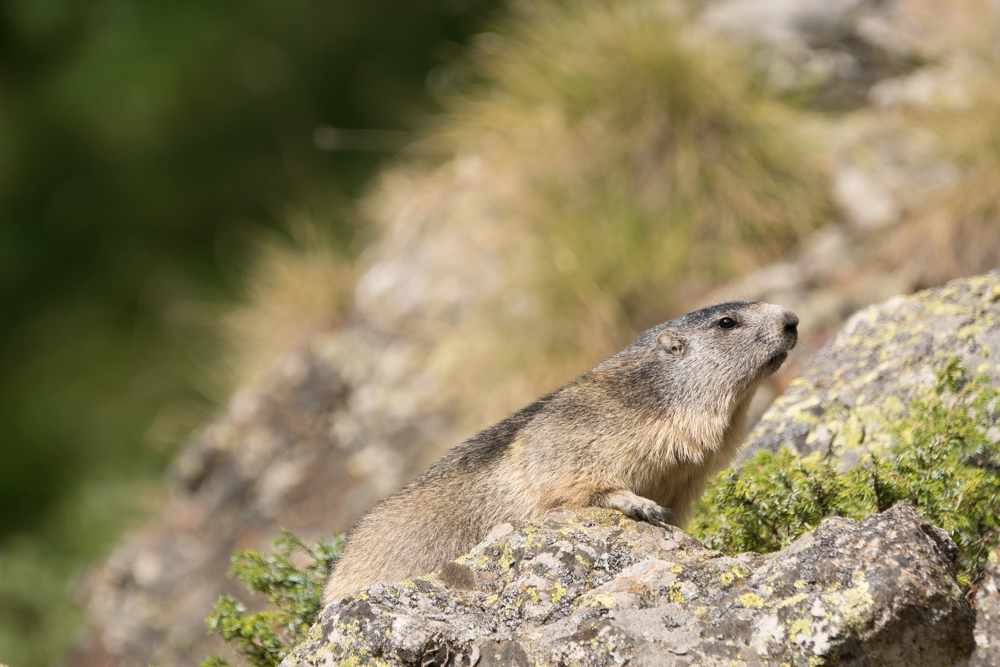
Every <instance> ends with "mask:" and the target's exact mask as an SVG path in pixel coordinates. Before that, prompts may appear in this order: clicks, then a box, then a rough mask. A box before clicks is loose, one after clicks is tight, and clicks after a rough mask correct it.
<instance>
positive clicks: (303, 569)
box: [201, 531, 343, 667]
mask: <svg viewBox="0 0 1000 667" xmlns="http://www.w3.org/2000/svg"><path fill="white" fill-rule="evenodd" d="M271 544H272V546H273V547H274V548H275V551H274V552H273V553H271V554H268V555H266V556H265V555H262V554H260V553H258V552H256V551H253V550H249V549H248V550H246V551H238V552H236V553H235V554H233V557H232V562H233V565H232V567H231V568H230V574H232V575H234V576H235V577H236V578H237V579H239V580H240V581H241V582H243V585H244V586H246V588H247V590H248V591H250V592H251V593H263V594H264V595H266V596H267V601H268V603H269V604H270V605H271V606H272V608H270V609H266V610H264V611H248V610H247V608H246V606H245V605H244V604H243V603H242V602H240V601H239V600H237V599H236V598H234V597H232V596H230V595H220V596H219V600H218V602H216V603H215V610H214V611H213V612H212V613H211V614H209V616H208V618H206V619H205V624H206V625H207V626H208V632H209V633H210V634H217V635H219V636H221V637H222V640H223V642H225V643H227V644H228V643H229V642H234V643H235V644H236V651H237V653H239V654H240V655H242V656H243V657H244V658H245V659H246V661H247V663H248V664H249V665H253V666H254V667H276V666H277V665H278V663H280V662H281V660H282V659H283V658H284V657H285V656H286V655H287V654H288V652H289V651H291V650H292V649H293V648H294V647H295V646H296V645H297V644H298V643H299V642H300V641H302V639H304V638H305V635H306V632H308V631H309V626H311V625H312V623H313V620H314V619H315V618H316V614H317V613H318V612H319V610H320V607H321V597H322V594H323V583H324V582H325V581H326V577H327V575H328V574H329V572H330V569H331V568H332V567H333V565H334V563H336V562H337V559H338V558H340V554H341V551H342V550H343V536H342V535H339V534H338V535H334V537H333V539H332V540H331V541H330V542H324V541H322V540H321V541H319V542H317V543H315V544H313V545H311V546H310V545H308V544H306V543H305V542H303V541H302V540H301V539H299V538H298V537H296V536H295V535H293V534H291V533H290V532H288V531H282V534H281V537H278V538H275V539H274V540H273V541H272V542H271ZM298 554H302V556H303V557H305V558H306V559H308V560H309V561H310V562H309V563H308V564H306V565H305V566H299V565H298V564H297V563H296V561H300V562H301V561H302V560H303V558H302V557H300V556H298ZM201 665H202V667H231V666H230V663H229V662H228V661H227V660H226V659H225V658H222V657H220V656H217V655H209V656H208V657H207V658H205V660H204V661H203V662H202V663H201Z"/></svg>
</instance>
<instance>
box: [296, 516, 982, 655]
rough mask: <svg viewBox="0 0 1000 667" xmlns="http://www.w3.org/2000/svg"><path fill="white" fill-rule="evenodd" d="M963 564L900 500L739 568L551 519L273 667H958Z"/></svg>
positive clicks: (332, 615)
mask: <svg viewBox="0 0 1000 667" xmlns="http://www.w3.org/2000/svg"><path fill="white" fill-rule="evenodd" d="M956 553H957V549H956V547H955V545H954V543H953V542H952V541H951V540H950V539H949V538H948V536H947V535H946V534H945V533H944V532H943V531H941V530H939V529H937V528H934V527H933V526H931V525H930V524H928V523H927V522H926V521H924V520H923V519H922V518H921V517H920V516H919V515H918V514H917V513H916V512H915V511H914V510H913V508H912V507H910V506H909V505H907V504H905V503H904V504H900V505H897V506H896V507H894V508H893V509H892V510H889V511H887V512H885V513H883V514H881V515H875V516H871V517H869V518H868V519H866V520H865V521H862V522H856V521H848V520H844V519H837V518H834V519H828V520H826V521H824V522H823V523H822V524H821V525H820V526H819V528H817V529H816V530H815V531H813V532H811V533H807V534H806V535H803V536H802V537H801V538H800V539H799V540H797V541H796V542H794V543H793V544H791V545H790V546H788V547H787V548H785V549H783V550H781V551H780V552H777V553H774V554H771V555H767V556H764V555H760V554H752V553H747V554H741V555H739V556H737V557H735V558H730V557H727V556H723V555H722V554H720V553H718V552H714V551H710V550H707V549H705V548H704V547H703V546H702V544H701V543H700V542H698V541H697V540H695V539H693V538H691V537H689V536H688V535H686V534H684V533H683V532H681V531H680V530H678V529H663V528H657V527H653V526H651V525H648V524H644V523H636V522H634V521H631V520H629V519H626V518H625V517H623V516H622V515H621V514H619V513H617V512H614V511H609V510H597V509H590V510H584V511H580V512H573V511H569V510H560V511H554V512H550V513H549V514H548V515H547V516H546V518H545V519H544V520H542V521H538V522H515V523H514V524H503V525H501V526H499V527H497V528H496V529H494V530H493V532H492V533H491V534H490V535H489V536H488V537H487V538H486V540H484V541H483V542H482V543H481V544H480V545H478V546H477V547H476V548H475V549H474V550H473V551H472V553H471V554H469V555H466V556H463V557H462V558H459V559H458V560H457V561H455V562H453V563H450V564H449V565H447V566H446V567H444V568H442V569H441V570H439V571H438V572H436V573H434V574H433V575H428V576H423V577H417V578H415V579H414V580H411V581H403V582H396V583H382V584H376V585H372V586H368V587H367V588H365V589H363V590H362V591H359V592H358V593H355V594H353V595H351V596H349V597H347V598H345V599H344V600H342V601H341V602H339V603H335V604H332V605H330V606H328V607H327V608H326V609H325V610H323V612H321V614H320V617H319V620H318V622H317V624H316V625H315V626H314V627H313V628H312V630H311V631H310V635H309V639H308V640H307V641H306V642H304V643H303V644H302V645H301V646H300V647H299V648H298V649H297V650H296V651H295V652H294V653H292V654H291V655H289V657H287V658H286V659H285V661H284V662H283V663H282V664H283V666H284V667H305V666H306V665H309V666H319V665H337V664H351V665H382V666H389V665H400V666H402V665H414V664H420V665H441V666H444V665H473V664H476V665H481V666H483V667H485V666H487V665H525V666H527V665H625V664H629V665H696V664H697V665H705V666H708V665H719V666H720V667H721V666H722V665H725V666H726V667H731V666H733V665H754V666H759V665H792V664H794V665H826V666H833V665H876V664H877V665H883V666H885V667H890V666H899V667H904V666H905V667H912V666H913V665H921V667H933V666H936V665H950V664H956V663H957V662H958V661H959V660H961V659H963V658H967V656H968V655H969V653H970V652H971V651H972V649H973V625H974V623H975V620H974V615H973V611H972V609H971V608H970V607H969V605H968V603H967V602H966V601H965V600H964V598H963V597H962V593H961V590H960V589H959V587H958V584H957V583H956V582H955V577H954V569H953V564H952V559H953V558H954V556H955V554H956Z"/></svg>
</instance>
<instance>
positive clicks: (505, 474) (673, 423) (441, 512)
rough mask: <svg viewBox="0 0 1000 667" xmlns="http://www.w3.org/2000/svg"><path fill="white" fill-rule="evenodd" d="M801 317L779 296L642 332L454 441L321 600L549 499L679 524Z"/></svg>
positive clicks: (539, 510) (442, 553)
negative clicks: (517, 407) (563, 383)
mask: <svg viewBox="0 0 1000 667" xmlns="http://www.w3.org/2000/svg"><path fill="white" fill-rule="evenodd" d="M798 322H799V318H798V317H797V316H796V315H795V314H794V313H792V312H791V311H789V310H786V309H785V308H782V307H780V306H775V305H771V304H766V303H759V302H753V303H751V302H746V301H734V302H730V303H723V304H719V305H715V306H710V307H708V308H703V309H701V310H697V311H695V312H693V313H688V314H687V315H683V316H681V317H678V318H676V319H674V320H670V321H669V322H666V323H665V324H661V325H659V326H657V327H654V328H652V329H650V330H649V331H647V332H645V333H643V334H642V335H640V336H639V337H638V338H637V339H636V341H635V342H634V343H632V344H631V345H630V346H628V347H627V348H625V349H624V350H622V351H621V352H619V353H618V354H616V355H615V356H613V357H611V358H610V359H608V360H606V361H604V362H603V363H601V364H600V365H599V366H597V367H596V368H594V369H593V370H592V371H589V372H587V373H584V374H583V375H582V376H581V377H579V378H578V379H576V380H574V381H573V382H571V383H569V384H568V385H566V386H565V387H563V388H562V389H559V390H558V391H555V392H553V393H551V394H549V395H548V396H545V397H543V398H540V399H538V400H537V401H535V402H534V403H532V404H531V405H529V406H528V407H526V408H524V409H522V410H520V411H519V412H515V413H514V414H513V415H511V416H510V417H508V418H506V419H504V420H503V421H501V422H500V423H498V424H496V425H495V426H492V427H491V428H488V429H486V430H485V431H483V432H481V433H479V434H478V435H476V436H473V437H472V438H470V439H468V440H466V441H465V442H464V443H462V444H460V445H458V446H457V447H455V448H454V449H452V450H451V451H449V452H448V453H447V454H445V455H444V457H443V458H441V460H439V461H438V462H437V463H435V464H434V465H432V466H431V467H430V468H428V469H427V471H426V472H424V473H423V474H422V475H421V476H420V477H419V478H417V479H416V480H415V481H414V482H412V483H410V484H409V485H408V486H406V487H405V488H403V489H402V490H400V491H398V492H397V493H395V494H393V495H392V496H390V497H389V498H387V499H385V500H383V501H382V502H381V503H379V504H378V505H377V506H376V507H375V508H373V509H372V510H371V511H370V512H368V513H367V514H366V515H365V516H364V517H362V518H361V520H360V521H358V523H357V524H356V525H355V527H354V529H353V530H352V532H351V533H350V534H349V536H348V540H347V547H346V549H345V551H344V554H343V556H342V557H341V559H340V561H339V562H338V563H337V565H336V566H335V568H334V570H333V573H332V574H331V575H330V579H329V581H328V582H327V584H326V589H325V591H324V595H323V601H324V604H329V603H331V602H334V601H337V600H339V599H341V598H342V597H343V596H345V595H346V594H348V593H351V592H352V591H354V590H357V589H359V588H361V587H363V586H366V585H368V584H372V583H376V582H380V581H399V580H402V579H406V578H408V577H412V576H415V575H419V574H425V573H428V572H432V571H434V570H436V569H438V568H440V567H441V566H442V565H444V564H445V563H447V562H448V561H450V560H452V559H454V558H457V557H458V556H460V555H462V554H464V553H466V552H468V551H469V550H470V549H471V548H472V547H473V546H475V545H476V544H477V543H478V542H480V541H481V540H482V539H483V538H484V537H485V536H486V534H487V533H488V532H489V531H490V529H491V528H492V527H493V526H495V525H497V524H500V523H504V522H507V521H511V520H515V519H536V518H539V517H541V516H542V515H543V514H544V513H545V512H546V511H547V510H550V509H553V508H556V507H566V506H571V507H584V506H597V507H607V508H612V509H617V510H620V511H621V512H623V513H624V514H625V515H627V516H629V517H631V518H633V519H638V520H643V521H647V522H650V523H654V524H657V525H663V524H664V523H665V522H667V521H671V522H672V523H675V524H677V525H679V526H683V525H684V522H685V521H686V520H687V517H688V514H689V512H690V509H691V504H692V502H693V501H695V500H697V499H698V497H699V496H700V495H701V492H702V490H703V489H704V487H705V483H706V481H707V479H708V477H709V475H711V474H713V473H715V472H717V471H718V470H721V469H722V468H724V467H725V466H726V465H727V464H728V463H729V461H730V460H731V459H732V457H733V456H734V455H735V453H736V451H737V450H738V448H739V446H740V444H741V443H742V441H743V438H744V437H745V435H746V417H747V408H748V407H749V405H750V400H751V399H752V398H753V395H754V392H755V391H756V389H757V387H758V386H759V385H760V384H761V382H762V381H763V380H765V379H766V378H767V377H768V376H770V375H771V374H772V373H773V372H774V371H776V370H777V369H778V367H779V366H781V364H782V362H784V360H785V357H786V356H787V355H788V351H789V350H791V349H792V348H793V347H795V343H796V340H797V338H798V333H797V329H796V327H797V325H798ZM671 510H672V511H671Z"/></svg>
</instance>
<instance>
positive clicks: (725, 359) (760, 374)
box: [622, 301, 799, 411]
mask: <svg viewBox="0 0 1000 667" xmlns="http://www.w3.org/2000/svg"><path fill="white" fill-rule="evenodd" d="M798 324H799V318H798V317H797V316H796V315H795V313H793V312H792V311H790V310H788V309H786V308H782V307H781V306H775V305H772V304H769V303H761V302H749V301H731V302H729V303H720V304H718V305H715V306H709V307H708V308H702V309H701V310H696V311H694V312H692V313H688V314H687V315H682V316H681V317H678V318H676V319H673V320H670V321H669V322H666V323H664V324H661V325H660V326H658V327H654V328H652V329H650V330H649V331H647V332H646V333H644V334H642V335H641V336H639V338H638V340H636V342H635V344H634V345H632V346H631V347H630V348H629V349H627V350H625V351H623V352H622V355H627V356H632V355H635V354H638V355H641V357H642V358H643V359H644V362H643V364H642V365H643V366H644V367H645V368H644V370H645V372H644V373H643V375H645V378H644V379H645V380H646V383H648V382H649V381H652V382H653V384H654V385H655V386H656V393H658V394H659V395H660V398H661V400H665V401H666V403H667V404H669V405H672V406H674V407H681V406H687V407H692V408H695V409H704V408H708V407H709V406H713V407H715V408H716V409H718V410H722V411H725V410H727V409H731V408H732V407H734V406H735V404H736V403H737V402H740V401H742V400H743V399H749V398H750V396H752V394H753V392H754V391H755V390H756V389H757V387H758V386H759V385H760V383H761V382H763V381H764V380H765V379H766V378H767V377H768V376H770V375H771V374H772V373H774V372H775V371H776V370H778V368H779V367H780V366H781V364H782V362H784V361H785V358H786V357H787V356H788V352H789V351H790V350H791V349H792V348H793V347H795V343H796V341H797V340H798V329H797V327H798ZM633 358H634V357H633ZM650 362H652V363H650ZM651 366H652V368H650V367H651ZM644 384H645V383H644ZM647 387H648V384H647Z"/></svg>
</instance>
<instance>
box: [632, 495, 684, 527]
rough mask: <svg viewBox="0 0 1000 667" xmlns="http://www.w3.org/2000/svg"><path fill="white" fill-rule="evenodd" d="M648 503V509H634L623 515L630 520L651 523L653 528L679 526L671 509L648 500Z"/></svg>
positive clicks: (644, 507) (645, 507)
mask: <svg viewBox="0 0 1000 667" xmlns="http://www.w3.org/2000/svg"><path fill="white" fill-rule="evenodd" d="M643 500H645V498H643ZM649 503H650V504H649V506H648V507H647V506H643V507H636V508H635V509H634V510H633V511H632V512H625V515H626V516H627V517H628V518H630V519H635V520H636V521H645V522H646V523H651V524H653V525H654V526H660V527H661V528H666V527H667V526H678V525H679V524H680V522H679V521H678V520H677V516H676V515H675V514H674V511H673V510H672V509H670V508H669V507H660V506H659V505H657V504H656V503H654V502H653V501H652V500H650V501H649Z"/></svg>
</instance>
